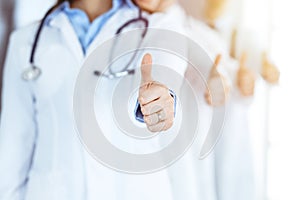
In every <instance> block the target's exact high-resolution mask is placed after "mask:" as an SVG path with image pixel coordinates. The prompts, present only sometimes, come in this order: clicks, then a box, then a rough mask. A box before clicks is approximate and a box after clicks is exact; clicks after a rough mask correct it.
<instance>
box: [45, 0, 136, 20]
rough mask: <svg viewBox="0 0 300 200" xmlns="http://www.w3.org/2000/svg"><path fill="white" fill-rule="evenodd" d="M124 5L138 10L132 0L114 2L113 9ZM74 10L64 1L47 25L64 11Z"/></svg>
mask: <svg viewBox="0 0 300 200" xmlns="http://www.w3.org/2000/svg"><path fill="white" fill-rule="evenodd" d="M124 5H126V6H128V7H129V8H130V9H134V8H137V6H136V5H135V4H134V3H133V2H132V0H113V7H112V9H119V8H121V7H122V6H124ZM72 10H76V9H71V8H70V3H69V1H64V2H63V3H61V4H60V5H59V6H58V7H57V8H56V9H55V10H54V11H53V12H52V13H51V14H50V15H49V16H48V17H47V19H46V21H45V25H49V23H50V21H52V19H54V18H55V17H56V16H57V15H58V14H59V13H61V12H62V11H65V12H72Z"/></svg>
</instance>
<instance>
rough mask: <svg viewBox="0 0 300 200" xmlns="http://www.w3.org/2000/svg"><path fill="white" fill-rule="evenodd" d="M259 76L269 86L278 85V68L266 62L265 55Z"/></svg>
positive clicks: (265, 55)
mask: <svg viewBox="0 0 300 200" xmlns="http://www.w3.org/2000/svg"><path fill="white" fill-rule="evenodd" d="M261 75H262V77H263V78H264V79H265V80H266V81H267V82H269V83H271V84H275V83H278V81H279V77H280V72H279V70H278V68H277V67H276V66H275V65H274V64H272V63H271V62H270V61H269V60H268V58H267V54H266V53H264V54H263V59H262V68H261Z"/></svg>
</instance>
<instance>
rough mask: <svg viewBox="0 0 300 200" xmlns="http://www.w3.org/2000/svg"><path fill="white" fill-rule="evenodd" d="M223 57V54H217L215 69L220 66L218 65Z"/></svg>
mask: <svg viewBox="0 0 300 200" xmlns="http://www.w3.org/2000/svg"><path fill="white" fill-rule="evenodd" d="M221 58H222V55H221V54H218V55H217V56H216V59H215V62H214V65H213V70H217V68H218V66H219V64H220V61H221Z"/></svg>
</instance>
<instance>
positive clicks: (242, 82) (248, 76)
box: [237, 53, 255, 96]
mask: <svg viewBox="0 0 300 200" xmlns="http://www.w3.org/2000/svg"><path fill="white" fill-rule="evenodd" d="M245 61H246V53H243V54H242V57H241V59H240V67H239V69H238V72H237V86H238V88H239V90H240V92H241V94H242V95H243V96H252V95H253V93H254V87H255V76H254V73H253V72H252V71H250V70H249V69H248V68H246V66H245Z"/></svg>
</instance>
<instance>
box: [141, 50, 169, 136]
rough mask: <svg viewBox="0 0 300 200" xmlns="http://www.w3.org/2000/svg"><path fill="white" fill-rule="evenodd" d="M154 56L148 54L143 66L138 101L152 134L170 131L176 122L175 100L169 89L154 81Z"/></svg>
mask: <svg viewBox="0 0 300 200" xmlns="http://www.w3.org/2000/svg"><path fill="white" fill-rule="evenodd" d="M151 72H152V56H151V55H150V54H146V55H144V57H143V60H142V65H141V85H140V89H139V97H138V101H139V103H140V106H141V112H142V114H143V115H144V121H145V123H146V125H147V128H148V130H149V131H151V132H160V131H165V130H167V129H169V128H170V127H171V126H172V124H173V120H174V98H173V97H172V96H171V94H170V91H169V89H168V88H167V87H166V86H165V85H163V84H161V83H159V82H156V81H154V80H153V79H152V76H151Z"/></svg>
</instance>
